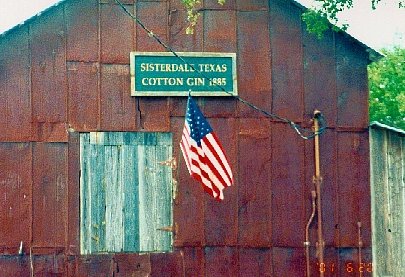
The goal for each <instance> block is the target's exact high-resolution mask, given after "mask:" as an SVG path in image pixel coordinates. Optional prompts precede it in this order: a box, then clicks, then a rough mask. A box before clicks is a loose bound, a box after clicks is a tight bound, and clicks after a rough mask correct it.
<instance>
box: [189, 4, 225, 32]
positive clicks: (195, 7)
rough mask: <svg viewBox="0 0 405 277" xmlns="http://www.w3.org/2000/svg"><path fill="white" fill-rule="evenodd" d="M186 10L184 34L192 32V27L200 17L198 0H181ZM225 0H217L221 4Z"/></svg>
mask: <svg viewBox="0 0 405 277" xmlns="http://www.w3.org/2000/svg"><path fill="white" fill-rule="evenodd" d="M181 1H182V2H183V5H184V6H185V7H186V11H187V21H188V26H187V28H186V34H188V35H192V34H194V27H195V25H197V21H198V18H199V17H200V12H199V6H200V4H201V1H200V0H181ZM225 1H226V0H218V4H220V5H221V6H222V5H224V4H225Z"/></svg>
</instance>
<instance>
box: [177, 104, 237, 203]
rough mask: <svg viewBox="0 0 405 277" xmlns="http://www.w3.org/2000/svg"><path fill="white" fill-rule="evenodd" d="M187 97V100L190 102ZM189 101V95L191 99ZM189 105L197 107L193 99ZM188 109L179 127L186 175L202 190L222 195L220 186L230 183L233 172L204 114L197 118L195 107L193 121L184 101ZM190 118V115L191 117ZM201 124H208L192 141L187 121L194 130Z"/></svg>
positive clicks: (229, 184) (221, 196) (226, 185)
mask: <svg viewBox="0 0 405 277" xmlns="http://www.w3.org/2000/svg"><path fill="white" fill-rule="evenodd" d="M190 98H191V97H189V102H190ZM191 101H192V99H191ZM193 104H194V106H191V109H198V107H197V106H196V104H195V103H193ZM187 111H188V113H187V115H186V122H185V125H184V129H183V134H182V139H181V142H180V148H181V151H182V153H183V157H184V160H185V161H186V166H187V169H188V171H189V173H190V175H191V176H192V177H193V178H194V179H196V180H197V181H199V182H200V183H201V184H202V185H203V188H204V190H205V191H206V192H208V193H209V194H210V195H211V196H213V197H214V198H216V199H220V200H222V199H224V195H223V190H224V188H226V187H229V186H231V185H232V184H233V175H232V171H231V168H230V166H229V164H228V161H227V159H226V156H225V153H224V150H223V148H222V146H221V144H220V142H219V140H218V137H217V136H216V135H215V133H214V132H213V131H210V130H212V129H211V128H210V126H209V124H208V122H207V121H206V119H205V118H202V119H201V117H202V116H201V115H202V114H201V112H200V111H199V110H198V113H199V116H198V122H196V124H194V122H193V120H192V119H190V117H188V116H189V115H192V114H193V112H194V111H191V112H190V104H188V110H187ZM191 118H192V117H191ZM201 120H203V122H204V123H203V124H202V125H204V124H206V125H208V126H209V130H208V129H207V131H210V132H207V133H206V134H204V133H203V132H202V134H203V136H202V138H201V140H200V141H195V140H194V139H193V136H192V135H191V130H190V125H191V126H193V125H194V128H196V130H194V132H200V131H201V130H200V129H197V128H198V127H196V125H198V124H200V121H201Z"/></svg>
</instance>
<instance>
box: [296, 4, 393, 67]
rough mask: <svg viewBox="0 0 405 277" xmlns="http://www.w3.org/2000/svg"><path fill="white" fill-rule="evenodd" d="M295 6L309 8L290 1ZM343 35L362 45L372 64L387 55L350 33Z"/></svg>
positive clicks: (343, 32) (303, 8)
mask: <svg viewBox="0 0 405 277" xmlns="http://www.w3.org/2000/svg"><path fill="white" fill-rule="evenodd" d="M290 1H291V2H292V3H293V4H294V5H296V6H297V7H299V8H300V9H302V10H304V11H306V10H308V9H309V8H308V7H306V6H304V5H303V4H301V3H299V2H297V1H295V0H290ZM330 26H333V24H332V23H330ZM340 33H341V34H343V35H344V36H345V37H346V38H348V39H351V40H354V41H355V42H356V43H358V44H359V45H361V46H362V47H363V48H365V49H366V51H367V52H368V53H369V57H368V59H369V60H370V61H371V62H375V61H378V60H379V59H381V58H383V57H384V56H385V55H384V54H383V53H381V52H379V51H378V50H375V49H373V48H371V47H370V46H368V45H367V44H365V43H364V42H362V41H360V40H359V39H357V38H355V37H354V36H352V35H351V34H349V33H348V32H345V31H342V32H340Z"/></svg>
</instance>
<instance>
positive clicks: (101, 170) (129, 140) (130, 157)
mask: <svg viewBox="0 0 405 277" xmlns="http://www.w3.org/2000/svg"><path fill="white" fill-rule="evenodd" d="M171 145H172V138H171V134H170V133H159V134H156V133H123V132H108V133H104V132H100V133H90V134H88V133H82V134H81V146H80V147H81V172H82V173H81V174H82V177H81V181H80V183H81V252H82V253H96V252H122V251H130V252H139V251H152V252H154V251H168V250H170V249H171V245H172V243H171V241H172V238H171V237H172V235H171V232H165V231H162V230H161V229H162V228H164V227H171V226H172V210H171V209H172V208H171V203H172V201H171V198H172V185H171V184H172V177H171V167H169V166H167V165H165V164H164V163H165V162H168V161H169V160H170V159H171V156H172V146H171Z"/></svg>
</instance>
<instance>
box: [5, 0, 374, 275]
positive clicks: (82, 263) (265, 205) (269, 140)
mask: <svg viewBox="0 0 405 277" xmlns="http://www.w3.org/2000/svg"><path fill="white" fill-rule="evenodd" d="M125 3H126V5H127V8H129V9H130V10H131V11H133V12H135V13H136V14H137V16H139V17H140V19H141V20H142V21H144V23H145V24H146V25H147V26H148V27H149V28H151V29H152V30H153V32H154V33H155V34H157V35H159V36H160V37H161V38H162V40H163V41H167V42H168V43H169V44H170V45H171V46H173V48H174V49H175V50H177V51H232V52H236V53H237V64H238V86H239V93H240V95H241V96H242V97H243V98H245V99H247V100H249V101H250V102H252V103H254V104H256V105H258V106H260V107H262V108H264V109H265V110H268V111H272V112H276V113H279V114H280V115H282V116H285V117H287V118H289V119H292V120H294V121H296V122H297V123H301V124H303V125H304V126H311V121H310V119H311V116H312V112H313V109H315V108H316V109H320V110H321V111H322V112H323V113H324V114H325V115H326V118H327V121H328V124H329V126H330V128H329V129H328V131H327V132H326V134H325V135H323V136H322V137H321V164H322V167H321V171H322V175H323V187H322V192H323V204H322V205H323V208H324V213H323V215H324V236H325V241H326V249H325V263H326V266H327V271H326V272H325V274H326V276H328V275H329V276H336V275H337V276H345V274H347V269H346V266H347V263H354V264H357V272H356V270H354V273H353V274H356V273H357V274H358V273H359V272H358V271H359V269H358V266H359V265H358V262H359V256H358V252H359V249H358V243H359V241H358V237H357V234H358V225H357V224H358V222H361V224H362V225H361V226H362V228H361V232H362V240H363V242H364V245H363V248H362V249H361V253H362V261H363V262H368V263H370V262H371V248H370V247H371V244H370V240H371V237H370V236H371V235H370V232H371V227H370V211H369V209H370V198H369V194H370V189H369V176H368V170H369V169H368V164H369V162H368V143H367V140H368V135H367V128H366V127H367V76H366V64H367V62H368V59H367V54H366V51H365V49H363V48H362V46H359V44H357V43H356V42H355V41H353V40H348V39H347V37H346V36H344V35H340V34H336V33H333V34H332V33H328V34H327V35H326V36H325V38H323V39H322V40H319V41H318V40H317V39H316V38H315V37H313V36H312V35H309V34H307V33H306V32H305V30H304V29H305V26H303V24H302V23H301V21H300V8H299V7H297V5H295V4H289V3H288V2H286V1H281V0H270V1H266V0H236V1H227V4H226V5H225V6H224V7H220V8H218V5H217V4H216V1H214V0H206V1H204V3H203V4H204V8H205V9H206V10H205V11H203V15H202V16H201V17H200V19H199V24H198V25H197V29H196V33H195V34H194V35H191V36H186V35H185V34H184V30H185V27H186V23H185V21H184V19H185V17H186V15H185V11H184V10H183V6H182V5H181V3H180V1H179V0H171V1H146V0H145V1H132V0H128V1H125ZM129 51H165V50H164V49H163V48H162V47H161V46H159V45H158V44H157V43H156V42H155V41H154V40H153V39H152V38H150V37H149V36H148V35H147V34H146V33H145V32H144V31H143V30H142V29H141V28H140V27H139V26H137V25H136V24H134V23H133V21H131V19H129V18H128V17H126V16H125V15H124V13H122V12H121V11H120V8H119V6H117V5H115V4H112V1H107V0H102V1H97V0H86V1H79V0H67V1H65V2H63V3H61V4H60V5H59V6H58V7H55V8H52V9H50V10H49V11H47V12H46V13H44V14H43V15H41V16H38V17H37V18H36V19H35V20H32V21H30V22H28V23H27V24H26V25H24V26H22V27H19V28H16V29H14V30H11V31H10V32H8V33H7V35H6V36H4V37H2V38H1V40H0V109H1V110H2V115H3V116H1V117H0V141H1V143H0V184H2V185H1V187H0V191H1V194H0V195H1V197H2V198H1V206H2V207H3V208H2V213H1V215H0V216H1V219H0V222H1V226H2V227H1V228H0V253H1V254H7V255H11V256H6V255H2V256H0V263H1V271H0V273H1V274H2V275H5V276H19V275H21V276H24V274H25V275H28V274H29V273H30V259H29V255H28V254H29V252H30V247H32V249H31V250H32V252H33V266H34V271H35V272H41V274H43V275H45V276H46V274H48V275H51V276H112V275H113V274H115V276H131V274H135V276H147V275H148V274H149V275H155V276H182V275H186V276H196V275H197V276H216V277H217V276H219V277H220V276H231V275H238V274H239V275H240V276H286V275H288V276H304V273H303V272H304V270H305V257H304V248H303V241H304V227H305V223H306V221H307V219H308V217H309V214H310V208H311V190H312V189H313V184H312V176H313V171H314V170H313V158H312V156H313V144H312V141H307V142H303V141H301V140H300V139H299V138H298V137H297V136H296V134H294V133H293V132H292V131H291V129H290V128H289V127H288V126H287V125H285V124H283V123H278V122H275V121H273V120H270V119H265V118H263V117H262V115H261V114H259V113H257V112H256V111H253V110H251V109H250V108H248V107H246V106H245V105H243V104H242V103H240V102H237V101H236V100H234V99H231V98H226V99H225V98H197V101H198V104H199V105H200V106H201V109H202V110H203V113H204V114H205V115H206V116H207V117H208V118H209V120H210V121H211V123H212V125H213V127H214V129H215V131H216V132H217V133H218V135H219V136H220V138H221V139H222V142H223V144H224V147H225V149H226V152H227V154H228V156H229V158H230V162H231V166H232V168H233V170H234V175H235V180H236V184H235V186H233V187H231V188H228V189H227V190H226V191H225V201H224V202H223V203H217V202H215V201H212V199H211V198H209V197H208V196H207V195H205V194H204V193H203V192H202V189H201V187H200V186H199V185H198V184H196V183H195V182H194V181H193V180H192V179H191V178H190V177H189V175H188V172H187V169H186V166H185V164H184V162H183V160H182V157H181V153H180V152H179V147H173V154H174V157H175V159H176V161H177V164H178V167H177V169H175V170H174V171H173V177H174V180H173V183H174V184H175V192H176V193H175V199H174V204H173V213H174V221H175V222H174V223H175V226H176V233H175V235H174V246H175V251H174V252H173V253H166V254H158V255H157V254H146V255H140V254H111V255H106V256H92V255H90V256H80V255H79V254H80V233H79V230H80V202H79V195H80V189H79V183H80V181H79V179H80V144H79V133H78V132H92V131H128V132H139V131H141V132H171V133H173V143H174V145H177V143H178V142H179V141H180V138H181V132H182V128H183V123H184V111H185V105H186V99H185V98H181V97H167V98H164V97H162V98H135V97H131V96H130V87H129V75H128V73H129V72H128V66H129V65H128V63H129ZM10 207H11V210H10ZM310 236H311V267H312V270H313V272H315V271H317V270H319V265H317V264H316V262H317V260H316V253H315V242H316V240H317V238H316V223H314V224H312V225H311V228H310ZM21 241H23V243H24V247H23V252H24V255H23V256H22V257H17V256H15V255H16V253H17V252H18V247H19V244H20V242H21ZM50 257H53V258H50ZM37 261H38V262H37ZM55 261H56V262H55ZM166 261H170V262H167V263H166ZM61 263H62V265H61ZM3 265H4V266H3ZM332 269H333V270H335V271H332ZM38 274H39V273H38ZM52 274H54V275H52ZM363 276H370V273H368V272H365V273H364V274H363Z"/></svg>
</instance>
